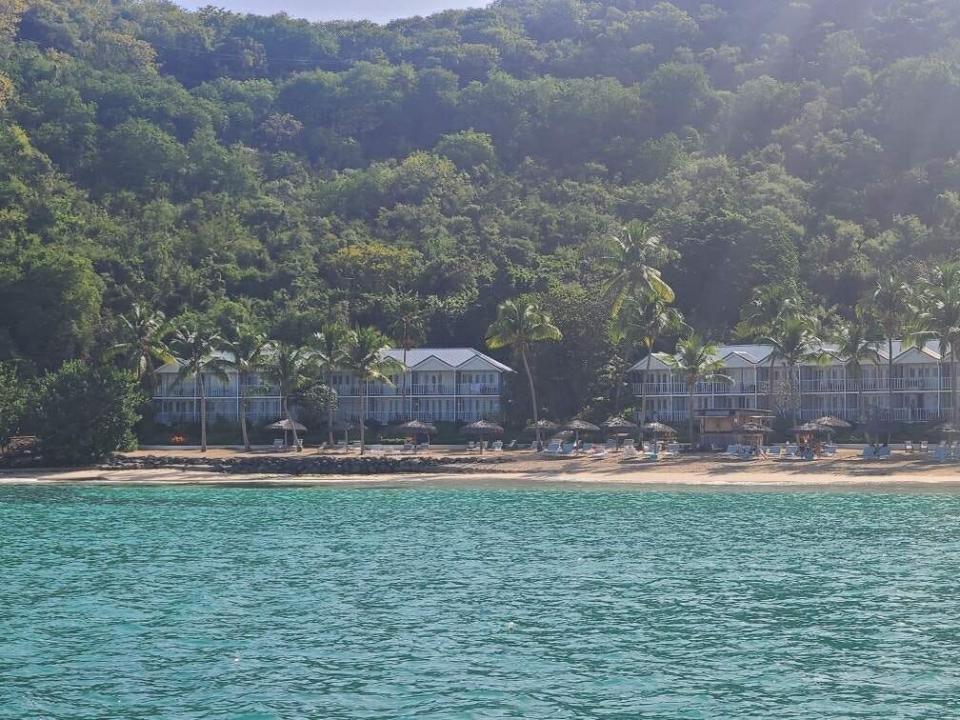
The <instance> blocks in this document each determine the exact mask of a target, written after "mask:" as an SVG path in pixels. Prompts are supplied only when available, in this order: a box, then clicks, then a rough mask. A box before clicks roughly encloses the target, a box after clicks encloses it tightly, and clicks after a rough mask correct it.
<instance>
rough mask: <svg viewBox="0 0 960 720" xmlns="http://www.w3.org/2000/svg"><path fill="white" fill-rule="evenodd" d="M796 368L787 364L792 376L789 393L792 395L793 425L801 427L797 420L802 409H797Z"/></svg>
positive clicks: (789, 382) (788, 383) (788, 382)
mask: <svg viewBox="0 0 960 720" xmlns="http://www.w3.org/2000/svg"><path fill="white" fill-rule="evenodd" d="M796 369H797V368H796V366H795V365H794V364H793V363H787V372H788V373H789V374H790V377H789V378H787V392H789V393H790V409H791V410H792V414H793V424H794V425H799V424H800V423H798V422H797V418H798V416H799V414H800V408H798V407H797V387H796V384H795V383H796V378H795V377H794V375H795V374H796V373H795V371H796Z"/></svg>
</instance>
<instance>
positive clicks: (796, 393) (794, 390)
mask: <svg viewBox="0 0 960 720" xmlns="http://www.w3.org/2000/svg"><path fill="white" fill-rule="evenodd" d="M799 373H800V366H799V365H797V364H796V363H794V364H793V365H791V366H790V403H791V404H792V405H793V424H794V425H798V424H799V420H800V414H801V406H802V405H803V381H802V380H800V378H799V377H798V376H799Z"/></svg>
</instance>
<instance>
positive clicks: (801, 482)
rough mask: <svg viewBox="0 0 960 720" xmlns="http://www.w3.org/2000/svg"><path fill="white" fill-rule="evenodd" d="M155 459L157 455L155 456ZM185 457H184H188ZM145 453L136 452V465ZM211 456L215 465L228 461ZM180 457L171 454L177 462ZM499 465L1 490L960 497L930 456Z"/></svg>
mask: <svg viewBox="0 0 960 720" xmlns="http://www.w3.org/2000/svg"><path fill="white" fill-rule="evenodd" d="M153 454H154V455H155V452H154V453H153ZM183 454H184V453H183V452H182V451H181V452H180V453H179V455H183ZM138 456H146V453H139V454H138V453H130V454H129V455H128V457H130V458H137V457H138ZM229 456H230V452H229V451H211V452H210V453H208V454H207V455H205V456H202V457H209V458H210V459H211V460H216V459H218V458H223V457H229ZM175 457H176V456H174V455H172V454H171V458H170V459H171V460H173V459H174V458H175ZM497 460H498V462H497V463H496V464H487V463H477V464H473V465H457V466H450V467H449V468H446V467H444V466H442V465H441V466H438V467H436V468H433V469H430V470H428V471H424V472H415V473H411V472H401V473H372V474H362V475H361V474H317V475H313V474H309V473H304V474H300V475H294V474H282V473H225V472H221V471H218V470H216V469H211V468H203V467H191V466H179V467H178V466H176V465H171V466H168V467H152V468H150V467H146V468H109V467H91V468H82V469H69V470H66V469H19V470H18V469H11V470H4V471H0V485H13V484H29V485H89V484H96V485H138V486H146V485H197V486H229V487H243V486H257V487H270V486H275V487H310V486H316V487H321V486H334V487H347V486H355V487H384V486H391V487H394V486H395V487H415V486H443V487H490V486H504V487H507V486H509V487H538V486H548V485H549V486H558V487H573V486H584V487H600V486H611V487H613V486H619V487H642V488H647V489H682V488H715V489H716V488H721V489H722V488H727V489H748V490H750V489H752V490H761V489H765V488H766V489H775V490H790V489H813V490H843V489H847V490H856V489H867V488H875V489H877V488H879V489H888V490H889V489H904V490H907V489H913V490H916V489H922V488H931V489H938V490H956V491H960V466H958V465H953V464H949V463H936V462H933V461H932V460H930V459H929V458H927V457H925V456H920V455H897V456H894V457H893V458H891V459H890V460H885V461H864V460H862V459H860V458H859V457H857V456H856V454H855V453H852V452H847V453H843V454H841V456H839V457H837V458H830V459H822V460H816V461H811V462H787V461H775V460H765V461H738V460H728V459H724V458H721V457H719V456H716V455H694V456H683V457H679V458H673V459H670V460H663V461H660V462H658V463H653V462H647V463H642V462H641V463H622V462H619V461H618V458H616V457H608V458H603V459H595V458H590V457H582V458H569V459H544V458H542V457H540V456H537V455H535V454H534V453H532V452H522V453H521V452H518V453H510V454H509V455H507V456H506V458H504V457H502V456H501V457H499V458H497Z"/></svg>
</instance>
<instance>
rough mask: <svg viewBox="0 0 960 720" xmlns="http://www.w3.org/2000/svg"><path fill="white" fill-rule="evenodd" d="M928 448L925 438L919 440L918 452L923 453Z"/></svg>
mask: <svg viewBox="0 0 960 720" xmlns="http://www.w3.org/2000/svg"><path fill="white" fill-rule="evenodd" d="M929 449H930V444H929V443H928V442H927V441H926V440H921V441H920V452H922V453H925V452H927V451H928V450H929Z"/></svg>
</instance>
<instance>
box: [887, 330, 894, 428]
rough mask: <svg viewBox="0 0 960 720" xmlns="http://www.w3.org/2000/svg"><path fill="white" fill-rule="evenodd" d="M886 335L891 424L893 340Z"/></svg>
mask: <svg viewBox="0 0 960 720" xmlns="http://www.w3.org/2000/svg"><path fill="white" fill-rule="evenodd" d="M890 335H891V333H887V405H888V406H889V407H888V409H887V412H888V413H889V414H890V422H893V419H894V418H893V338H892V337H890Z"/></svg>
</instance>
